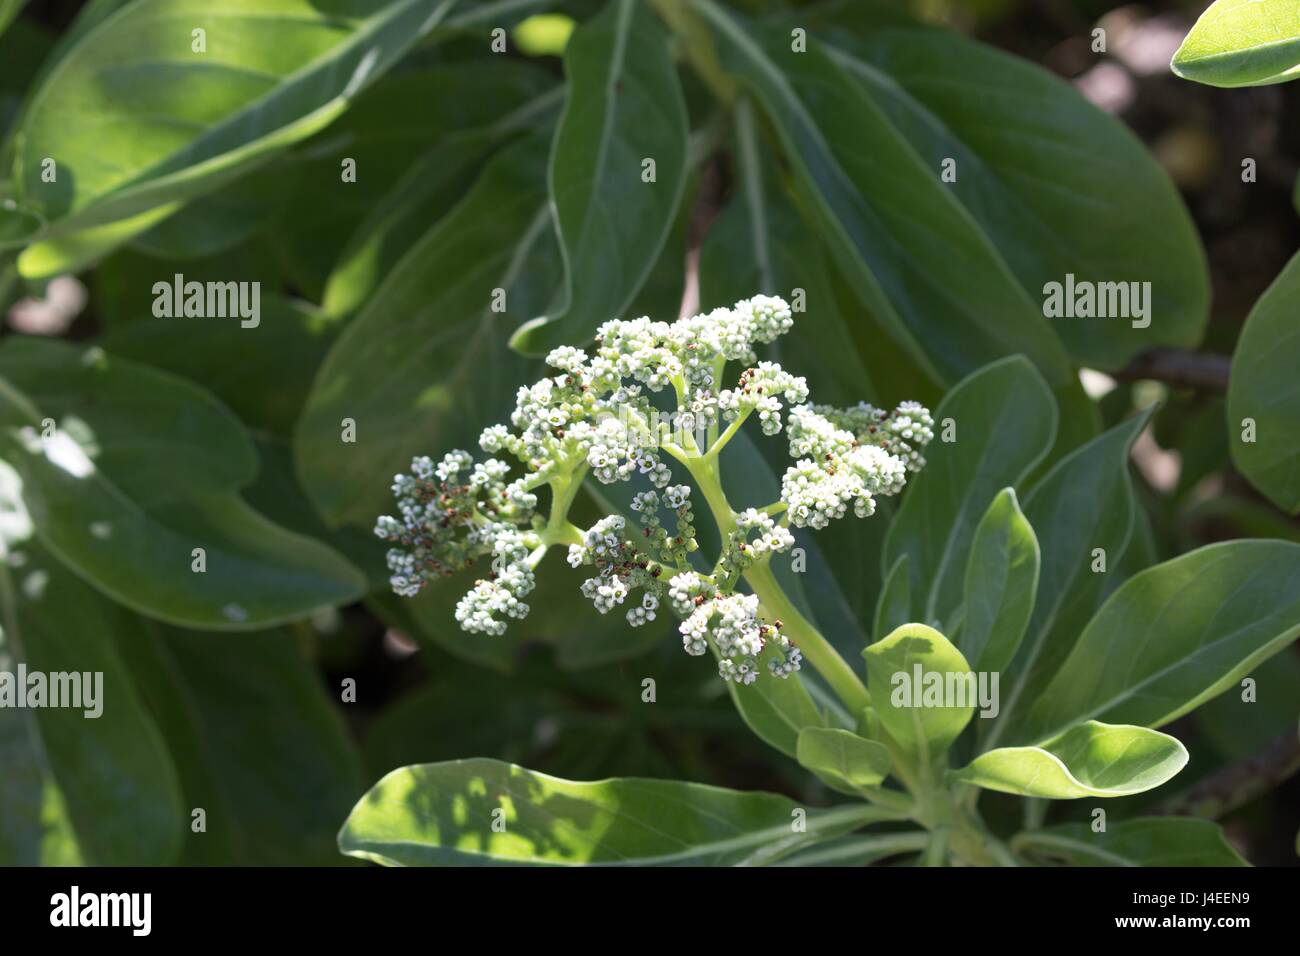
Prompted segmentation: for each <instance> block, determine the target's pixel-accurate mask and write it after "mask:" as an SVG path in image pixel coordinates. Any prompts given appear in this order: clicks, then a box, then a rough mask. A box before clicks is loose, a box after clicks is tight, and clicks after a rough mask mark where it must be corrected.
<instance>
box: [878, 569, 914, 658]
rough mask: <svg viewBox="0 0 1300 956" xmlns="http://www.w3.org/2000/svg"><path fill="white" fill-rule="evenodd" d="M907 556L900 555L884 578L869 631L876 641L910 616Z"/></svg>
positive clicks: (910, 598)
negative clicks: (883, 584)
mask: <svg viewBox="0 0 1300 956" xmlns="http://www.w3.org/2000/svg"><path fill="white" fill-rule="evenodd" d="M907 562H908V556H907V555H906V554H900V555H899V556H898V560H897V561H895V562H894V566H893V567H892V568H890V570H889V576H888V577H886V578H885V586H884V587H883V588H881V590H880V600H879V601H878V602H877V604H876V616H875V620H874V623H873V626H872V629H871V634H872V637H874V638H875V639H876V640H877V641H878V640H880V639H881V638H883V637H885V636H886V635H887V634H889V632H890V631H892V630H894V629H896V628H899V627H902V626H903V625H904V624H906V623H907V621H908V618H910V617H911V616H912V593H911V585H910V583H909V580H910V579H909V578H908V574H907Z"/></svg>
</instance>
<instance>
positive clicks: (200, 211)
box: [131, 159, 296, 259]
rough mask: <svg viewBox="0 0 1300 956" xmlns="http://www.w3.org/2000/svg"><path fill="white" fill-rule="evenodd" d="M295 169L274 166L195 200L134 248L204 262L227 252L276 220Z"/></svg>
mask: <svg viewBox="0 0 1300 956" xmlns="http://www.w3.org/2000/svg"><path fill="white" fill-rule="evenodd" d="M295 167H296V164H295V163H294V162H293V160H292V159H290V160H287V161H281V162H278V163H277V162H276V161H274V160H273V161H272V162H270V163H267V164H266V165H265V166H264V167H262V168H261V169H259V170H258V171H257V173H256V175H252V176H245V177H244V178H243V179H240V180H238V181H237V182H234V183H231V184H230V185H229V186H226V187H225V188H224V189H220V190H218V191H217V192H214V193H210V194H208V195H205V196H199V197H198V198H197V199H194V200H191V201H190V202H188V203H186V204H185V205H184V206H182V207H181V208H180V209H179V210H177V212H176V213H174V214H173V215H171V216H168V217H167V218H166V219H164V220H163V221H162V222H160V223H158V225H156V226H154V227H153V228H152V229H150V230H148V231H147V232H144V233H142V234H140V235H139V236H136V237H135V238H134V239H133V240H132V241H131V245H132V246H133V247H134V248H136V249H139V250H140V251H142V252H144V253H146V254H147V255H152V256H157V257H158V258H160V259H199V258H203V257H205V256H213V255H216V254H218V253H221V252H225V251H226V250H227V249H231V248H233V247H234V246H237V245H239V244H240V243H241V242H244V241H246V240H247V239H248V238H249V237H250V236H252V235H254V234H255V233H257V232H259V231H261V230H263V229H266V228H267V227H268V225H269V224H270V223H271V221H272V220H274V219H275V217H276V215H277V214H278V213H279V212H280V210H281V208H282V207H283V206H284V204H285V203H286V202H287V201H288V198H289V197H288V195H287V194H286V191H285V188H284V180H285V179H286V178H288V177H289V176H290V175H292V171H293V170H294V169H295ZM285 170H288V172H286V171H285Z"/></svg>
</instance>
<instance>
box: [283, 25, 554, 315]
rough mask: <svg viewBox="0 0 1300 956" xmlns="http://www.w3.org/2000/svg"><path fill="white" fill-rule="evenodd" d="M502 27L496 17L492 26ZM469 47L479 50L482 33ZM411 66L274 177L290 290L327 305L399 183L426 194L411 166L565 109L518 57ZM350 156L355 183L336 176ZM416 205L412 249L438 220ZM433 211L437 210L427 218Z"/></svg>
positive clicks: (371, 91) (456, 191)
mask: <svg viewBox="0 0 1300 956" xmlns="http://www.w3.org/2000/svg"><path fill="white" fill-rule="evenodd" d="M469 9H472V10H475V11H478V10H481V9H483V8H482V7H474V8H469ZM502 15H504V14H502ZM501 25H502V23H501V22H500V21H492V22H491V23H490V24H489V26H488V29H491V28H492V27H496V26H501ZM442 29H443V28H439V32H441V30H442ZM474 42H475V43H476V44H479V45H480V48H485V44H483V43H480V35H477V34H476V36H475V41H474ZM417 63H419V61H418V60H417V61H415V62H412V63H409V64H403V66H402V68H401V70H400V71H398V72H395V73H390V74H388V75H387V76H384V77H383V78H381V79H380V80H379V81H378V82H377V83H375V84H374V85H373V86H371V87H369V88H368V89H367V90H365V92H363V93H362V94H361V95H360V96H359V97H357V99H356V101H355V102H354V103H352V104H351V105H350V106H349V107H348V111H347V112H346V113H345V114H344V115H343V116H342V117H341V118H340V119H339V120H338V121H337V122H335V123H332V124H330V126H329V127H328V128H327V129H325V130H323V131H321V132H320V133H318V134H317V135H316V136H314V137H312V138H311V139H310V140H308V141H307V142H305V143H303V144H301V145H300V146H299V147H298V148H297V149H296V150H295V153H294V157H293V159H294V165H293V166H292V168H288V169H286V170H284V171H280V172H279V175H277V177H276V179H277V181H279V182H280V184H281V188H283V189H284V190H285V191H286V192H287V193H289V194H290V199H289V204H288V206H287V207H286V208H285V209H284V211H283V213H282V214H281V215H280V217H279V218H278V219H277V220H276V222H275V224H274V228H273V232H272V233H271V234H270V235H269V236H268V237H267V238H268V239H269V240H270V241H271V242H272V243H273V245H274V247H275V249H276V253H277V255H278V257H279V258H281V259H282V260H283V261H284V263H285V270H286V272H288V274H289V275H290V276H291V277H292V279H293V282H294V284H295V286H296V287H297V288H298V289H299V290H300V293H301V294H302V295H303V296H305V297H306V298H308V299H311V300H312V301H317V302H323V301H324V300H323V298H322V297H323V296H324V294H325V286H326V283H327V281H328V280H329V278H330V276H331V274H332V273H333V271H334V270H335V269H337V268H338V267H339V266H340V263H341V258H340V257H341V256H342V255H344V254H345V252H346V251H347V250H348V249H351V250H352V251H354V252H355V251H356V244H357V243H359V242H362V241H363V240H364V237H365V235H366V234H367V230H368V229H369V227H371V226H373V225H375V224H376V223H377V222H378V221H379V219H378V217H380V216H383V215H385V214H387V215H391V214H392V210H391V209H389V208H388V207H390V206H391V205H392V204H393V203H394V202H396V199H397V194H396V190H398V189H399V188H401V187H403V186H405V187H406V188H413V189H415V190H416V191H417V192H418V194H419V195H421V196H427V192H426V190H425V188H424V184H422V183H415V182H409V181H407V180H408V177H410V176H411V175H413V170H414V167H415V164H417V163H420V164H422V165H423V166H424V167H425V169H426V170H428V169H429V167H430V166H431V165H432V166H433V168H435V169H436V161H435V160H434V159H433V158H432V157H433V156H436V155H437V153H438V151H439V148H440V147H441V146H442V145H444V144H446V143H449V142H450V141H451V140H452V139H459V138H460V137H461V136H467V137H468V136H471V135H490V133H491V131H492V130H500V131H502V132H505V131H506V130H507V129H514V128H516V127H517V126H521V125H529V124H530V123H534V122H538V123H543V122H544V123H552V122H554V116H555V114H557V113H558V111H559V108H560V105H561V103H562V95H563V92H564V91H563V88H562V87H560V86H557V85H556V80H555V77H554V76H552V75H551V73H550V71H548V70H544V69H541V68H540V67H538V66H536V65H534V64H531V63H528V62H526V61H524V60H516V59H512V58H507V57H502V56H491V55H489V56H484V57H480V58H478V59H473V60H467V61H457V62H451V63H437V62H435V63H432V64H430V65H428V66H424V65H417ZM539 148H541V149H545V146H542V147H539ZM451 158H452V157H451V156H450V155H449V156H448V159H451ZM347 160H352V161H353V162H355V164H356V166H355V171H356V177H355V181H345V179H344V177H343V175H342V173H343V171H344V166H343V164H344V162H345V161H347ZM443 178H444V177H439V180H440V181H441V180H442V179H443ZM465 185H466V186H468V183H467V184H465ZM445 188H446V190H447V195H446V196H445V197H444V199H445V200H446V202H447V205H451V204H452V203H454V202H456V201H458V200H459V199H460V198H462V197H463V195H464V193H465V189H463V188H456V186H455V183H450V184H448V185H447V186H446V187H445ZM412 206H413V208H412V210H411V213H412V215H413V216H418V215H420V214H421V213H423V214H425V215H428V216H429V218H428V219H426V220H422V221H421V220H419V219H415V220H413V221H415V222H419V223H420V229H421V231H420V232H419V233H416V234H415V235H414V236H413V237H412V243H413V242H414V241H415V240H416V239H418V238H419V236H420V235H421V234H422V233H423V230H424V229H426V228H427V227H428V226H429V224H430V223H431V222H433V221H434V220H435V219H436V218H439V217H440V215H441V214H440V213H437V212H436V209H437V208H439V207H438V204H437V201H436V200H430V201H429V203H428V204H427V205H425V204H422V203H415V202H414V201H413V202H412ZM430 209H433V210H435V211H434V212H425V210H430ZM394 261H396V260H394ZM375 278H376V281H378V280H382V278H383V275H382V274H380V275H378V276H376V277H375Z"/></svg>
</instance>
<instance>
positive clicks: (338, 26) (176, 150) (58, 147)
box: [17, 0, 454, 258]
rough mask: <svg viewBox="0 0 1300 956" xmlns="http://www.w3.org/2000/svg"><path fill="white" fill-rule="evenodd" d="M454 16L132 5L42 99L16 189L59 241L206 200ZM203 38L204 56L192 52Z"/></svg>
mask: <svg viewBox="0 0 1300 956" xmlns="http://www.w3.org/2000/svg"><path fill="white" fill-rule="evenodd" d="M453 5H454V0H390V2H378V0H335V2H332V3H330V4H328V5H322V4H321V3H319V2H312V0H225V2H224V3H223V4H222V5H221V7H220V9H219V10H214V8H213V5H212V4H211V3H210V2H208V0H143V2H139V3H132V4H128V5H126V6H124V7H122V8H121V9H120V10H118V11H116V12H114V13H113V14H112V15H110V16H108V17H107V18H105V19H103V20H102V21H101V22H99V23H98V24H97V25H96V26H95V27H94V28H93V29H92V30H90V31H89V32H88V33H86V34H85V35H84V36H83V37H82V39H81V40H80V42H78V43H77V45H76V46H75V47H74V48H73V49H72V50H70V51H69V52H68V53H67V55H66V56H64V57H63V59H62V60H60V61H59V63H58V66H56V67H55V68H54V69H53V70H52V71H51V73H50V74H49V76H48V77H47V78H46V80H45V83H44V85H43V86H42V87H41V88H40V90H39V91H38V92H37V93H36V94H35V95H34V97H33V99H32V102H31V106H30V108H29V109H28V111H27V113H26V116H25V118H24V125H23V132H22V136H21V139H20V141H19V142H20V149H19V155H18V167H17V172H18V175H17V179H18V182H19V186H20V188H21V190H22V193H23V195H24V196H25V197H26V199H27V200H28V201H29V202H30V203H32V204H33V205H34V206H35V207H36V208H38V209H40V210H43V211H44V213H45V215H46V218H47V219H49V220H51V221H52V223H53V221H54V220H59V221H58V222H57V223H53V225H52V230H53V231H52V233H51V234H52V235H68V234H69V233H71V232H73V231H74V230H80V229H86V228H88V227H93V226H101V225H104V224H106V223H110V222H114V221H117V220H122V219H127V218H130V217H134V216H137V215H139V214H140V213H143V212H145V211H146V210H150V209H154V208H155V207H159V206H163V205H164V204H170V203H174V202H177V201H181V200H186V199H191V198H194V197H196V196H199V195H202V194H203V193H205V192H210V191H211V190H213V189H215V188H217V187H218V186H220V185H222V184H223V183H225V182H228V181H229V180H231V179H232V178H233V177H235V176H237V175H239V174H241V173H242V172H245V171H247V170H248V169H249V168H250V167H251V166H252V165H253V164H254V163H256V162H258V161H260V160H263V159H265V158H267V157H269V156H270V155H272V154H273V153H274V152H275V151H276V150H278V149H281V148H283V147H285V146H287V145H289V144H291V143H293V142H295V141H298V140H301V139H303V138H305V137H307V136H309V135H311V134H312V133H314V132H316V131H318V130H320V129H322V128H323V127H325V126H326V125H328V124H329V123H330V122H331V121H332V120H334V119H335V118H337V117H338V116H339V115H340V114H341V113H342V112H343V111H344V110H345V109H346V108H347V104H348V102H349V101H350V100H351V99H352V98H354V97H355V96H356V95H357V94H358V93H359V92H360V91H361V90H362V89H364V88H365V86H367V85H368V84H370V83H372V82H373V81H374V80H375V79H376V78H377V77H379V76H381V75H383V73H384V72H385V71H386V70H387V69H388V68H389V67H390V66H391V65H392V64H393V63H394V62H396V60H397V59H398V58H400V57H401V56H402V54H404V53H405V52H406V51H407V50H409V49H410V48H411V47H412V46H413V45H414V44H415V43H416V42H417V41H418V40H419V39H420V38H421V37H422V36H423V35H424V34H425V33H427V32H428V31H429V30H431V29H432V28H433V27H434V26H435V25H436V24H437V23H438V22H439V21H440V20H441V19H442V18H443V16H444V15H445V14H446V13H447V11H448V10H449V9H450V8H451V7H452V6H453ZM198 29H202V30H204V31H206V36H205V40H206V52H194V51H193V49H192V45H193V43H194V40H193V36H192V31H194V30H198ZM72 118H77V119H76V121H75V122H74V121H71V120H72ZM46 158H52V159H54V160H55V162H56V163H57V167H58V170H59V173H58V176H57V178H56V180H55V181H54V182H45V181H44V179H43V177H42V172H43V169H42V164H43V161H44V160H45V159H46ZM33 258H39V253H37V254H34V256H33Z"/></svg>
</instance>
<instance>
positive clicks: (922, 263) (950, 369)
mask: <svg viewBox="0 0 1300 956" xmlns="http://www.w3.org/2000/svg"><path fill="white" fill-rule="evenodd" d="M696 7H697V8H698V9H699V10H700V11H701V12H702V13H703V14H704V15H705V17H706V18H707V20H708V22H709V23H710V24H711V25H712V26H713V27H714V29H715V32H716V35H717V37H718V40H719V45H720V52H721V57H722V63H723V66H724V67H725V68H726V69H728V70H729V71H731V72H732V73H734V74H736V75H737V76H738V77H740V78H741V80H742V81H743V83H744V84H745V86H746V87H747V88H749V89H750V90H752V92H753V93H754V95H755V97H756V98H757V99H758V101H759V102H760V103H761V104H762V106H763V108H764V110H765V112H766V113H767V114H768V116H769V118H770V119H771V121H772V123H773V125H774V127H775V129H776V131H777V135H778V138H779V140H780V143H781V147H782V149H783V151H784V153H785V154H786V157H787V159H788V160H789V163H790V166H791V168H792V169H793V171H794V174H795V178H796V180H797V181H798V182H799V184H800V186H801V195H802V196H803V199H804V204H805V206H806V207H807V209H808V211H809V213H810V214H811V215H812V217H813V219H814V221H815V222H816V224H817V228H818V230H819V232H820V233H821V234H822V235H823V236H825V237H826V239H827V241H828V243H829V245H830V248H831V250H832V252H833V254H834V256H835V259H836V261H837V262H838V263H839V265H840V266H841V268H842V269H843V271H844V274H845V276H846V277H847V278H848V279H849V280H850V282H851V283H852V285H853V288H854V290H855V291H856V293H857V294H858V296H859V297H860V298H861V300H862V302H863V303H864V304H865V305H866V306H867V308H868V309H869V311H870V312H871V313H872V315H873V316H874V317H875V318H876V319H878V320H879V321H880V322H881V323H883V324H884V325H885V327H886V328H888V329H889V331H890V333H891V334H892V335H893V336H894V338H895V339H897V340H898V342H899V343H900V344H902V345H904V346H905V347H907V348H908V349H909V350H910V352H911V354H912V356H913V357H914V359H915V360H917V361H919V362H920V363H921V364H922V365H923V367H925V368H926V369H927V370H929V371H931V372H933V373H935V374H936V375H937V377H939V378H940V379H942V380H943V381H947V382H953V381H956V380H957V379H959V378H961V377H962V376H963V375H965V374H967V373H969V372H971V371H973V370H974V369H976V368H979V367H980V366H982V365H985V364H987V363H988V362H991V361H994V360H996V359H999V358H1002V357H1003V356H1005V355H1007V354H1009V353H1013V352H1023V353H1025V354H1026V355H1027V356H1029V358H1030V359H1031V360H1033V362H1034V363H1035V364H1036V365H1037V366H1038V367H1039V369H1040V370H1041V371H1042V372H1043V374H1044V375H1045V376H1046V378H1047V380H1048V382H1049V384H1050V385H1051V386H1052V388H1053V389H1054V390H1055V391H1056V392H1057V393H1058V396H1059V397H1060V398H1061V399H1062V400H1063V402H1064V401H1065V400H1066V399H1068V402H1069V404H1070V405H1071V407H1074V406H1076V405H1078V406H1079V407H1080V408H1083V409H1084V411H1083V414H1082V415H1081V416H1079V417H1078V418H1077V419H1076V418H1073V417H1071V418H1068V419H1067V424H1068V426H1069V430H1070V431H1071V432H1073V431H1075V430H1076V429H1077V431H1078V433H1079V434H1084V433H1086V432H1088V431H1089V430H1090V429H1091V428H1092V420H1091V418H1090V415H1089V413H1088V412H1087V411H1086V406H1084V405H1082V404H1081V396H1082V392H1081V390H1080V388H1079V385H1078V382H1077V380H1076V379H1075V378H1074V375H1073V373H1072V371H1071V370H1070V367H1069V362H1068V360H1067V359H1066V356H1065V351H1064V348H1063V347H1062V345H1061V343H1060V341H1059V340H1058V339H1057V337H1056V334H1055V333H1054V332H1053V331H1052V328H1051V326H1050V324H1049V323H1048V321H1047V319H1046V318H1044V317H1043V315H1042V310H1041V308H1040V307H1039V306H1038V305H1036V304H1035V303H1034V302H1032V301H1031V300H1030V298H1029V296H1028V295H1027V294H1026V293H1025V291H1024V289H1023V288H1021V287H1020V285H1019V283H1018V282H1017V281H1016V278H1015V276H1014V275H1013V274H1012V272H1011V270H1010V269H1009V268H1008V266H1007V264H1006V262H1004V261H1003V260H1002V259H1001V258H1000V257H999V255H998V253H997V250H996V249H995V248H994V247H993V246H992V245H991V244H990V242H989V240H988V237H987V236H986V235H985V234H984V232H983V231H982V230H981V229H980V228H979V226H978V224H977V223H976V222H975V221H974V220H973V219H972V218H971V216H970V215H969V214H968V213H967V212H966V211H965V210H964V209H963V208H962V206H961V205H960V203H959V202H958V201H957V199H956V198H955V197H954V196H953V195H952V194H951V193H950V192H949V191H948V189H947V187H946V186H945V185H944V184H943V183H941V182H940V181H939V178H938V176H937V175H936V171H935V170H934V169H931V168H929V167H928V166H927V165H926V163H925V162H924V161H923V160H922V158H921V157H920V156H919V155H918V154H917V153H916V151H915V150H914V149H913V148H912V146H911V145H910V144H909V143H908V142H907V140H906V139H905V138H904V137H903V135H902V134H901V133H900V132H899V131H898V129H896V128H895V127H894V126H893V124H892V123H891V121H890V119H889V117H888V116H887V115H886V114H885V113H884V112H883V111H882V110H881V108H880V107H879V105H878V104H876V103H875V102H874V100H873V99H872V97H871V96H870V95H869V94H868V93H867V92H866V90H865V89H864V88H863V87H862V86H861V84H859V83H857V82H856V81H855V80H854V78H853V76H852V75H850V74H849V73H848V72H847V71H846V70H845V69H844V68H843V67H841V66H840V65H838V64H837V63H836V62H835V61H834V60H833V59H832V58H831V56H830V55H828V54H827V53H825V52H824V51H822V50H821V49H819V48H818V47H817V46H816V45H815V44H814V45H813V46H811V47H809V48H808V50H807V51H806V52H795V51H794V50H792V49H791V46H792V44H791V43H790V34H789V33H788V32H786V31H781V30H775V31H769V30H766V29H762V30H759V29H754V28H751V27H747V26H746V25H744V24H743V23H742V21H741V20H740V19H739V18H737V17H735V16H733V15H731V14H729V13H726V12H725V11H724V10H723V9H722V8H721V7H719V6H718V5H716V4H714V3H712V2H709V0H698V2H697V3H696Z"/></svg>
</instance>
